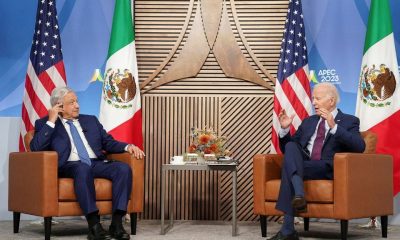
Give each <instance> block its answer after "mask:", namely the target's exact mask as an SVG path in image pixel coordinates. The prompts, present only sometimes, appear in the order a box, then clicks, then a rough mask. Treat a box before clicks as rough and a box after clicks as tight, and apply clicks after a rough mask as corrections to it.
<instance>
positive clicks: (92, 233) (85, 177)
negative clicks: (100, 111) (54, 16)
mask: <svg viewBox="0 0 400 240" xmlns="http://www.w3.org/2000/svg"><path fill="white" fill-rule="evenodd" d="M50 103H51V106H52V107H51V108H50V109H49V110H48V116H46V117H44V118H42V119H39V120H37V121H36V123H35V135H34V137H33V139H32V141H31V144H30V147H31V150H32V151H46V150H52V151H56V152H57V153H58V174H59V176H60V177H68V178H73V179H74V188H75V194H76V196H77V200H78V202H79V205H80V207H81V209H82V211H83V213H84V214H85V216H86V219H87V221H88V225H89V234H88V239H96V240H97V239H111V237H113V238H115V239H130V235H129V234H128V233H127V232H126V231H125V229H124V228H123V225H122V217H123V216H124V215H125V213H126V209H127V204H128V201H129V196H130V193H131V189H132V171H131V169H130V167H129V166H128V165H127V164H125V163H122V162H117V161H112V160H108V159H105V155H104V151H106V152H109V153H122V152H124V151H126V152H129V153H131V154H133V155H134V156H135V157H137V158H143V157H144V153H143V152H142V150H140V149H139V148H138V147H136V146H134V145H133V144H127V143H123V142H118V141H116V140H114V139H113V137H112V136H111V135H109V134H108V133H107V132H106V131H105V130H104V128H103V126H102V125H101V124H100V122H99V121H98V119H97V118H96V117H95V116H90V115H83V114H79V104H78V99H77V97H76V94H75V93H74V92H73V91H72V90H71V89H69V88H67V87H60V88H56V89H54V90H53V92H52V93H51V97H50ZM95 177H101V178H106V179H110V180H111V181H112V198H113V205H112V210H113V215H112V222H111V225H110V228H109V233H108V232H107V231H105V230H104V229H103V227H102V226H101V224H100V217H99V214H98V213H99V211H98V208H97V207H96V193H95V188H94V178H95Z"/></svg>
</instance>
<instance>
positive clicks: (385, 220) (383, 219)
mask: <svg viewBox="0 0 400 240" xmlns="http://www.w3.org/2000/svg"><path fill="white" fill-rule="evenodd" d="M381 228H382V237H383V238H387V228H388V216H381Z"/></svg>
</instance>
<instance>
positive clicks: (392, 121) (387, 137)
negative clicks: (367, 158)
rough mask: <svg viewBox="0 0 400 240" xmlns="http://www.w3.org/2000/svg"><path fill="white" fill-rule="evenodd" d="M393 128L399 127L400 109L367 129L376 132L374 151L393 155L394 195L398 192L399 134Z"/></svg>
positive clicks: (399, 182) (399, 177)
mask: <svg viewBox="0 0 400 240" xmlns="http://www.w3.org/2000/svg"><path fill="white" fill-rule="evenodd" d="M393 129H400V111H398V112H396V113H395V114H393V115H391V116H390V117H388V118H386V119H385V120H383V121H382V122H380V123H378V124H377V125H375V126H373V127H372V128H370V129H369V130H371V131H373V132H375V133H376V134H378V142H377V144H376V152H377V153H383V154H390V155H392V156H393V196H396V194H397V193H399V192H400V148H399V142H400V134H398V133H396V132H393Z"/></svg>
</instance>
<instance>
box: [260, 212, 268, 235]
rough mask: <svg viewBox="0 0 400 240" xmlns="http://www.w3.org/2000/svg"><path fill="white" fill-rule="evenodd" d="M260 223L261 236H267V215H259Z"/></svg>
mask: <svg viewBox="0 0 400 240" xmlns="http://www.w3.org/2000/svg"><path fill="white" fill-rule="evenodd" d="M260 225H261V236H262V237H266V236H267V216H265V215H260Z"/></svg>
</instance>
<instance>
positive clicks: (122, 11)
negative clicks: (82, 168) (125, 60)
mask: <svg viewBox="0 0 400 240" xmlns="http://www.w3.org/2000/svg"><path fill="white" fill-rule="evenodd" d="M134 39H135V35H134V32H133V24H132V10H131V1H130V0H116V1H115V9H114V17H113V23H112V29H111V37H110V46H109V48H108V56H107V59H108V58H110V56H111V55H113V54H114V53H115V52H117V51H118V50H119V49H121V48H123V47H125V46H126V45H128V44H130V43H131V42H133V40H134Z"/></svg>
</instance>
